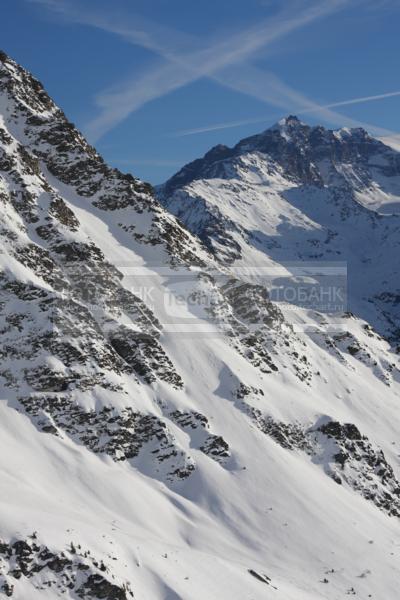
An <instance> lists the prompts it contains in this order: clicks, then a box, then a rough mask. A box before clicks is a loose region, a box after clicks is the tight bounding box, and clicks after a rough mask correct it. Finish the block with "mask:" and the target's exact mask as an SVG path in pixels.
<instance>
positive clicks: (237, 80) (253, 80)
mask: <svg viewBox="0 0 400 600" xmlns="http://www.w3.org/2000/svg"><path fill="white" fill-rule="evenodd" d="M216 79H217V80H218V81H221V83H222V82H223V84H224V85H225V86H227V87H230V88H231V89H233V90H235V91H238V92H240V93H243V94H247V95H249V96H251V97H253V98H256V99H257V100H261V101H263V102H266V103H268V104H270V105H272V106H276V107H278V108H280V109H283V110H285V111H290V112H296V113H297V114H306V113H309V114H318V115H319V117H320V118H321V119H323V120H324V122H326V123H329V124H331V125H335V126H340V127H342V126H344V127H363V128H364V129H367V130H368V131H370V132H371V133H373V134H374V135H379V136H388V135H391V136H393V135H396V134H395V133H394V132H393V131H390V130H387V129H384V128H382V127H377V126H375V125H372V124H370V123H364V122H362V121H358V120H356V119H352V118H350V117H346V116H344V115H343V114H341V113H337V112H336V111H334V110H332V109H333V108H335V107H338V106H345V105H347V104H355V103H356V102H357V101H360V102H361V101H362V100H363V101H364V102H366V101H368V99H369V100H370V101H372V99H375V100H378V99H382V98H383V97H387V95H386V94H379V95H375V96H365V97H363V98H360V99H354V98H353V99H351V100H344V101H341V102H334V103H330V104H323V105H321V104H318V103H317V102H315V101H314V100H312V99H310V98H307V97H306V96H305V95H304V94H302V93H300V92H298V91H297V90H294V89H293V88H291V87H290V86H289V85H287V84H286V83H284V82H283V81H282V80H281V79H279V78H278V77H277V76H276V75H275V74H274V73H271V72H266V71H263V70H262V69H259V68H258V67H255V66H252V65H248V64H247V65H246V66H245V67H243V66H242V65H237V66H233V67H230V68H226V69H225V70H224V71H223V72H221V73H219V74H218V75H217V76H216ZM390 95H391V96H394V95H400V93H398V92H392V93H390Z"/></svg>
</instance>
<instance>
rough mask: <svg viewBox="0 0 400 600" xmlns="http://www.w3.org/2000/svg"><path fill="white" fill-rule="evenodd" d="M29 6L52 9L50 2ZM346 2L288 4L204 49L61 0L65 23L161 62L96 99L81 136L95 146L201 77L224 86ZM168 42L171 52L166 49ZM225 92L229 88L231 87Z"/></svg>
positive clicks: (164, 31)
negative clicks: (229, 74) (104, 34)
mask: <svg viewBox="0 0 400 600" xmlns="http://www.w3.org/2000/svg"><path fill="white" fill-rule="evenodd" d="M29 1H31V2H37V3H38V2H39V3H41V4H45V5H47V6H48V7H49V8H52V7H53V2H52V0H29ZM347 3H348V0H325V1H322V2H321V1H319V2H315V1H314V2H311V3H310V2H309V1H308V2H305V3H304V2H303V3H302V5H301V8H300V9H299V8H298V10H297V11H295V10H294V8H295V5H294V4H289V5H287V6H286V8H284V9H283V10H281V11H280V12H279V13H278V14H277V15H275V16H274V17H272V18H269V19H268V20H266V21H265V22H263V23H260V24H258V25H256V26H254V27H250V28H248V29H246V30H244V31H240V32H237V33H235V34H230V35H226V34H225V37H223V38H222V39H219V40H216V41H214V42H213V43H212V44H210V41H209V40H206V42H205V43H204V46H203V47H202V48H200V49H198V46H199V42H198V40H193V39H192V38H191V37H188V36H185V35H180V34H179V33H178V34H177V33H176V32H172V33H171V32H170V31H168V30H167V29H166V28H162V27H159V26H153V25H151V24H149V23H148V22H147V23H144V22H143V20H142V19H138V23H139V26H138V23H136V26H135V24H133V25H131V24H127V23H126V22H121V21H120V20H119V19H118V18H117V17H116V16H115V17H112V16H110V15H104V14H102V13H99V12H93V11H92V10H91V11H90V12H88V11H85V10H82V7H78V8H77V7H76V5H73V4H70V3H68V2H66V1H65V0H60V2H59V3H57V12H58V14H62V16H63V17H64V18H67V19H70V20H71V21H73V22H79V23H83V24H86V25H90V26H93V27H97V28H100V29H103V30H105V31H108V32H110V33H113V34H116V35H118V36H120V37H122V38H123V39H125V40H126V41H129V42H130V43H133V44H139V45H141V46H143V47H144V48H147V49H149V50H151V51H153V52H155V53H156V54H157V55H158V56H159V57H160V62H159V63H158V64H157V65H155V66H154V67H153V68H151V69H150V70H149V71H148V72H147V73H145V74H144V75H142V76H141V77H138V76H137V75H135V76H134V77H132V78H131V80H128V81H125V82H124V83H123V84H120V85H118V86H114V87H113V88H111V89H108V90H105V91H103V92H102V93H100V94H98V95H97V97H96V104H97V106H98V107H99V109H100V113H99V115H98V116H97V117H95V118H94V119H93V120H92V121H91V122H90V123H89V124H88V125H87V127H86V128H85V133H86V135H87V136H88V137H89V139H90V140H91V141H93V142H95V141H97V140H98V139H99V138H101V137H102V136H103V135H104V134H105V133H107V132H108V131H109V130H111V129H112V128H114V127H115V126H116V125H118V124H119V123H120V122H121V121H123V120H124V119H125V118H126V117H128V116H129V114H131V113H132V112H134V111H135V110H138V109H139V108H141V107H142V106H144V105H145V104H146V103H148V102H150V101H152V100H155V99H157V98H160V97H162V96H164V95H166V94H168V93H170V92H172V91H174V90H176V89H179V88H181V87H183V86H185V85H187V84H189V83H191V82H193V81H196V80H198V79H200V78H202V77H213V78H214V79H215V80H217V81H218V82H219V83H222V84H223V85H225V78H224V76H223V72H224V70H225V69H227V67H230V66H235V65H243V64H244V63H245V62H246V61H247V60H248V59H250V58H251V57H253V56H254V55H256V54H257V52H259V51H261V50H262V49H265V48H267V47H268V46H269V45H270V44H272V43H273V42H275V41H277V40H279V39H281V38H282V37H283V36H285V35H288V34H289V33H291V32H292V31H295V30H298V29H300V28H302V27H304V26H306V25H307V24H309V23H312V22H313V21H315V20H317V19H320V18H323V17H325V16H327V15H328V14H331V13H333V12H335V11H337V10H340V9H341V8H343V7H344V6H346V4H347ZM296 6H297V7H298V4H296ZM143 24H144V26H143ZM140 25H141V26H140ZM149 32H151V33H149ZM171 40H173V42H174V47H172V46H171ZM193 47H195V50H193ZM229 87H233V86H232V83H230V84H229ZM245 93H247V92H245Z"/></svg>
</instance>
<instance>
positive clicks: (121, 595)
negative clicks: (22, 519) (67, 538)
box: [0, 535, 134, 600]
mask: <svg viewBox="0 0 400 600" xmlns="http://www.w3.org/2000/svg"><path fill="white" fill-rule="evenodd" d="M0 560H1V562H0V591H1V592H2V593H3V594H4V596H6V597H8V598H12V597H13V596H14V586H15V584H16V582H17V581H19V580H24V579H28V580H30V583H31V585H32V587H33V588H34V589H35V590H38V591H40V590H43V591H46V590H54V592H55V593H56V594H57V596H61V595H64V594H67V597H72V594H74V597H75V598H82V599H84V598H86V599H87V600H99V599H100V598H103V599H104V600H129V598H134V594H133V592H132V590H131V587H130V585H129V584H128V583H125V582H123V583H118V582H115V581H113V580H114V579H115V578H114V576H113V575H112V573H110V570H109V569H108V568H107V567H106V566H105V565H104V563H103V561H96V559H95V558H92V557H91V556H90V552H87V551H86V552H83V551H82V550H78V549H77V548H76V547H75V546H74V545H73V544H72V543H71V546H70V548H69V550H68V551H60V552H53V551H51V550H49V548H48V547H47V546H45V545H43V544H39V543H38V542H37V541H36V536H35V535H34V536H33V537H31V538H30V539H18V540H16V541H10V542H4V541H2V542H0Z"/></svg>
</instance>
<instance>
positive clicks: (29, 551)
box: [0, 54, 400, 600]
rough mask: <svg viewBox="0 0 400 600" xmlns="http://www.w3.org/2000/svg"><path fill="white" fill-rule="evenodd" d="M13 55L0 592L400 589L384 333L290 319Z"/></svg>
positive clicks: (395, 414)
mask: <svg viewBox="0 0 400 600" xmlns="http://www.w3.org/2000/svg"><path fill="white" fill-rule="evenodd" d="M0 59H1V63H0V107H1V110H0V113H1V125H0V201H1V203H2V211H1V254H0V260H1V269H2V270H1V279H0V285H1V288H0V294H1V296H0V329H1V335H2V346H1V354H0V386H1V387H0V389H1V400H2V402H1V403H0V410H1V418H0V427H1V440H2V452H1V454H0V470H1V482H2V483H1V486H2V487H1V491H2V493H1V496H0V515H1V519H0V523H1V525H0V540H1V543H0V594H2V595H3V596H5V597H11V598H15V599H16V600H27V598H29V599H31V598H33V599H36V598H40V599H45V598H48V599H49V600H50V599H51V600H54V599H56V598H59V597H63V598H71V599H78V598H90V599H101V598H103V599H108V600H127V599H129V598H132V597H134V598H136V599H138V600H177V599H183V600H204V599H205V598H207V599H210V600H211V599H212V600H214V599H215V600H224V599H226V600H228V599H229V600H243V599H248V600H250V599H253V600H255V599H257V600H258V599H260V600H261V598H262V599H264V598H271V599H272V598H282V599H284V600H314V599H315V600H317V599H318V600H320V599H324V598H325V599H330V600H333V599H335V600H339V599H343V598H344V597H346V596H347V595H354V594H356V595H357V596H358V597H359V598H369V597H371V598H377V599H381V598H385V600H386V599H389V600H391V599H393V600H394V599H395V598H396V597H397V587H398V585H397V583H398V580H399V575H400V567H399V560H398V559H399V547H400V546H399V544H400V525H399V515H400V483H399V477H400V467H399V455H400V448H399V439H398V431H399V389H400V385H399V369H398V357H397V355H396V354H395V353H394V352H393V350H392V348H391V346H390V344H389V343H388V342H387V341H386V340H385V339H383V338H382V337H381V336H380V335H379V334H377V333H375V331H374V330H373V329H372V328H371V327H370V326H369V324H368V323H366V322H365V321H363V320H360V319H359V318H356V317H354V316H351V315H349V314H347V313H342V314H338V315H336V317H335V321H336V322H335V327H334V328H333V329H332V328H330V327H327V326H326V324H325V322H326V317H325V315H323V314H319V313H316V312H315V311H314V312H313V311H311V313H312V314H309V313H310V311H306V310H303V311H301V310H300V311H298V313H297V314H296V320H297V323H296V324H297V325H298V326H294V323H293V321H294V320H295V319H294V317H293V316H292V317H291V318H288V316H287V314H286V313H287V312H288V311H287V310H286V309H285V310H281V309H280V307H279V306H277V305H276V304H274V303H272V302H271V300H270V298H269V297H268V295H267V294H266V292H265V289H264V288H263V287H262V286H260V285H257V284H256V283H254V282H251V281H249V280H248V278H246V277H244V278H243V279H241V278H239V277H238V276H237V273H236V271H235V270H234V269H232V268H231V267H222V266H218V261H217V259H218V258H219V257H218V256H217V257H216V258H215V257H214V256H212V254H210V251H209V250H210V248H211V249H212V250H214V248H213V246H212V244H210V243H207V244H206V246H204V245H202V243H201V242H200V240H199V239H198V238H197V237H196V236H194V235H192V234H190V233H189V232H188V231H187V230H185V229H184V228H183V227H182V226H181V225H180V224H179V223H178V222H177V220H176V219H175V217H173V216H172V215H171V214H169V213H168V212H167V211H166V210H165V209H164V208H162V207H161V205H160V204H159V203H158V202H157V200H155V198H154V197H153V195H152V192H151V190H150V188H149V187H148V186H146V185H145V184H142V183H141V182H139V181H138V180H136V179H134V178H133V177H132V176H129V175H128V176H127V175H123V174H121V173H120V172H118V171H116V170H114V169H111V168H109V167H108V166H107V165H106V164H105V163H104V162H103V161H102V159H101V158H100V157H99V156H98V155H97V153H96V152H95V150H94V149H93V148H91V147H90V146H89V145H88V144H87V143H86V141H85V140H84V139H83V138H82V136H81V135H80V134H79V133H78V132H77V131H76V130H75V129H74V127H73V126H72V125H71V124H70V123H69V122H68V121H67V120H66V118H65V116H64V115H63V113H62V112H61V111H60V110H59V109H58V108H57V107H56V106H55V105H54V104H53V102H52V101H51V100H50V99H49V98H48V96H47V94H46V93H45V92H44V91H43V89H42V87H41V86H40V84H39V83H38V82H37V81H36V80H35V79H34V78H32V77H31V76H30V75H29V74H28V73H27V72H26V71H24V70H23V69H22V68H21V67H19V66H18V65H16V64H15V63H14V62H13V61H11V60H10V59H9V58H8V57H6V56H5V55H3V54H2V55H1V56H0ZM204 185H208V184H207V183H204ZM221 185H222V184H221ZM275 195H276V197H277V198H278V194H275ZM236 200H237V199H236V197H235V196H231V200H229V201H232V203H236ZM282 202H283V200H282ZM248 212H249V211H248ZM278 213H279V211H278V209H277V211H276V217H274V218H276V219H278V218H279V214H278ZM254 218H255V219H256V218H257V217H256V215H255V216H254ZM226 231H227V233H228V234H229V235H231V232H230V230H229V228H228V227H226ZM235 235H236V232H235ZM343 235H344V234H343ZM282 238H285V239H286V236H283V235H282ZM294 239H295V238H294ZM236 241H237V244H238V245H239V246H240V249H239V250H240V252H243V251H244V250H245V249H246V247H245V246H244V244H242V242H241V239H240V237H237V238H236ZM253 251H254V252H255V250H254V249H253V248H251V249H250V250H249V260H253V259H252V258H251V252H253ZM243 260H244V259H243ZM273 260H274V261H275V262H276V263H277V264H278V263H279V258H278V257H277V256H275V257H273ZM302 320H308V321H310V320H311V321H312V323H313V327H312V328H311V329H310V328H306V331H305V332H304V333H302V332H301V327H300V326H299V325H300V324H301V322H302Z"/></svg>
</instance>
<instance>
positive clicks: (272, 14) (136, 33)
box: [0, 0, 400, 184]
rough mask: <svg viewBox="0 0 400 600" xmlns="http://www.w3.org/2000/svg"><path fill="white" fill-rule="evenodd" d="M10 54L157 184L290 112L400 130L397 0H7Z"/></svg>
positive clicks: (97, 139) (95, 136)
mask: <svg viewBox="0 0 400 600" xmlns="http://www.w3.org/2000/svg"><path fill="white" fill-rule="evenodd" d="M2 9H3V12H2V17H3V18H2V19H1V23H0V32H1V47H2V49H3V50H4V51H5V52H7V53H8V54H9V55H11V56H12V57H13V58H15V59H16V60H17V61H18V62H20V63H21V64H22V65H23V66H25V67H26V68H28V69H29V70H31V71H32V72H33V74H34V75H35V76H36V77H37V78H38V79H40V80H41V81H42V83H43V84H44V85H45V87H46V89H47V90H48V92H49V93H50V94H51V96H52V97H53V98H54V99H55V101H56V102H57V103H58V104H59V105H60V106H61V107H62V108H63V110H64V111H65V112H66V114H67V116H68V117H69V119H70V120H71V121H73V122H74V123H75V124H76V125H77V126H78V127H79V129H81V130H82V131H83V132H84V133H85V135H86V136H87V137H88V139H89V141H91V142H92V143H94V145H95V146H96V147H97V148H98V150H99V151H100V152H101V153H102V154H103V156H104V157H105V158H106V160H107V161H108V162H110V163H111V164H113V165H115V166H117V167H119V168H120V169H121V170H123V171H130V172H132V173H133V174H134V175H136V176H138V177H141V178H142V179H145V180H147V181H150V182H152V183H153V184H154V183H161V182H163V181H165V180H166V179H167V178H168V177H169V176H170V175H172V174H173V173H175V172H176V171H177V170H178V169H179V168H180V166H182V165H183V164H184V163H186V162H188V161H190V160H193V159H194V158H197V157H198V156H201V155H203V154H204V153H205V152H206V151H207V150H208V149H209V148H210V147H212V146H213V145H215V144H218V143H223V144H227V145H232V144H234V143H236V142H237V141H238V140H239V139H241V138H243V137H245V136H248V135H251V134H253V133H257V132H259V131H262V130H263V129H266V128H267V127H269V126H270V125H272V124H273V123H274V122H275V121H277V120H278V119H279V118H281V117H282V116H285V115H287V114H289V113H291V114H298V115H299V116H300V117H301V118H302V119H303V120H304V121H306V122H309V123H312V124H313V123H322V124H324V125H326V126H329V127H332V128H336V127H340V126H358V125H359V124H362V125H363V126H365V127H366V128H367V129H369V130H370V131H371V132H372V133H374V134H376V135H380V136H391V135H394V134H396V133H398V132H400V122H399V118H400V117H399V115H400V111H399V106H400V81H399V68H398V57H399V56H400V35H399V25H400V2H399V0H375V1H373V0H288V1H280V0H279V1H278V0H202V1H201V2H194V1H193V0H112V1H110V0H107V1H105V0H3V4H2Z"/></svg>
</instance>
